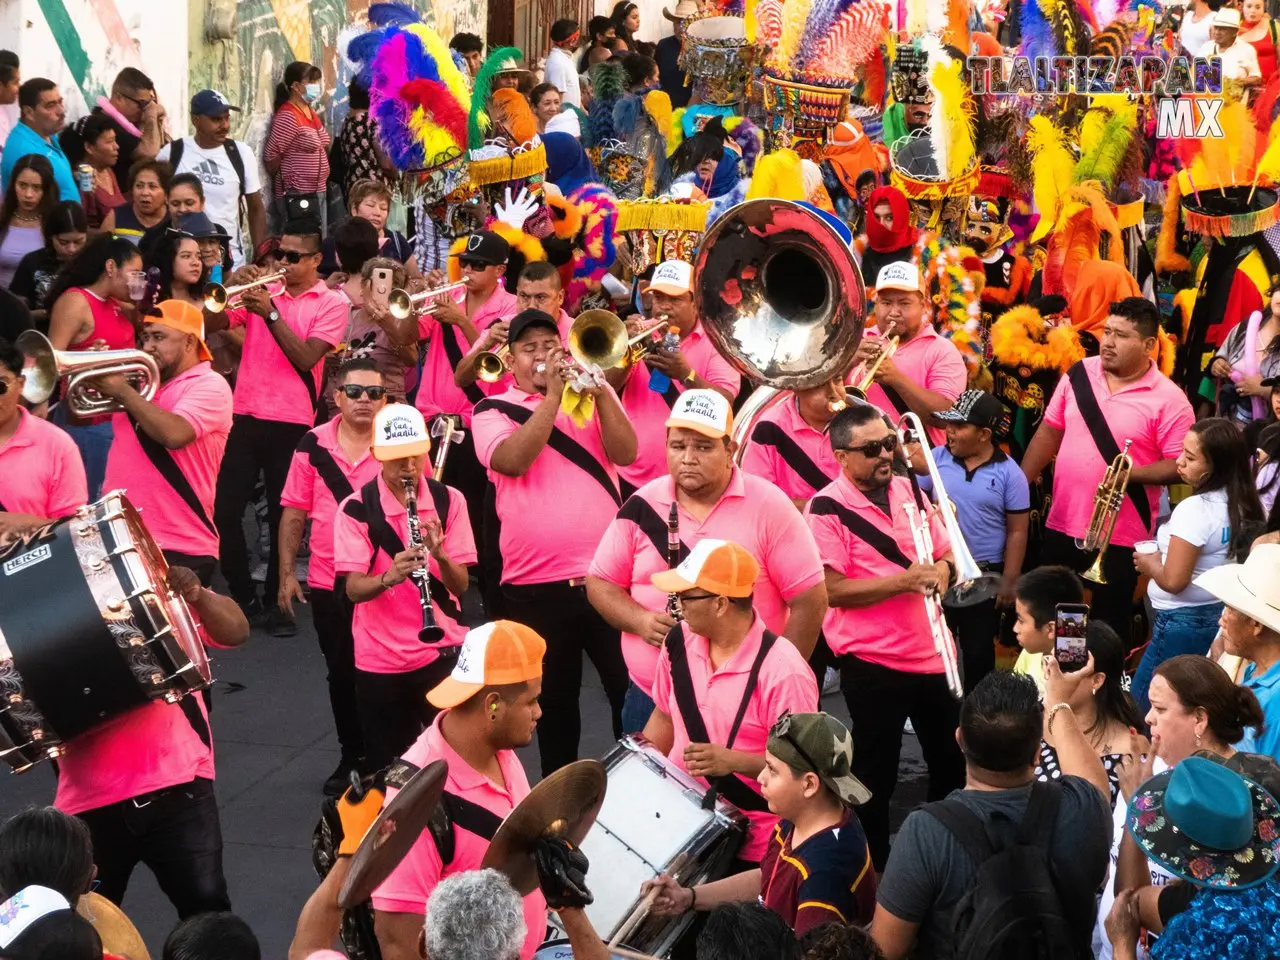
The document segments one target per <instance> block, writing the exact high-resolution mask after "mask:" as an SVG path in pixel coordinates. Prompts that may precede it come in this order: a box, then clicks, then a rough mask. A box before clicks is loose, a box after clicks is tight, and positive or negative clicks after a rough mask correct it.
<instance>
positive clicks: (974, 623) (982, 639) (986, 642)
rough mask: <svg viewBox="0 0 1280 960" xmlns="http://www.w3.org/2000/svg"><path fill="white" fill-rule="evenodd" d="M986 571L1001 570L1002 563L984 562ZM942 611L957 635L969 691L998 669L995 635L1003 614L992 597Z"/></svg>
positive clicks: (957, 644) (966, 687)
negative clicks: (981, 601) (970, 604)
mask: <svg viewBox="0 0 1280 960" xmlns="http://www.w3.org/2000/svg"><path fill="white" fill-rule="evenodd" d="M979 566H981V568H982V570H983V572H984V573H1000V572H1001V571H1002V569H1003V564H993V563H985V562H984V563H982V564H980V565H979ZM943 613H944V614H945V616H946V618H947V626H948V627H950V628H951V635H952V636H953V637H955V640H956V649H957V650H958V651H959V653H960V677H961V679H962V680H963V681H964V692H965V693H966V694H968V693H969V692H971V691H972V690H973V688H974V687H976V686H977V685H978V681H979V680H981V679H982V678H983V677H985V676H986V675H987V674H988V673H990V672H991V671H992V670H994V669H995V668H996V647H995V639H996V634H998V633H999V632H1000V628H1001V622H1002V616H1001V611H1000V610H999V609H998V608H997V607H996V599H995V597H992V598H991V599H990V600H987V601H984V602H983V603H975V604H974V605H973V606H970V607H947V606H945V605H944V607H943Z"/></svg>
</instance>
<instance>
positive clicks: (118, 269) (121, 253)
mask: <svg viewBox="0 0 1280 960" xmlns="http://www.w3.org/2000/svg"><path fill="white" fill-rule="evenodd" d="M146 285H147V281H146V274H144V273H143V272H142V256H141V255H140V254H139V253H138V249H137V247H135V246H134V245H133V244H132V243H130V242H129V241H128V240H126V239H124V238H122V237H111V236H106V235H103V236H99V237H95V238H94V239H93V240H90V241H89V242H88V243H87V244H85V247H84V249H83V250H81V251H80V252H79V253H78V254H77V255H76V256H75V258H74V259H73V260H72V261H71V262H70V263H68V264H67V265H66V267H65V268H63V270H62V272H61V273H60V274H58V278H57V279H56V280H55V281H54V284H53V288H52V289H51V290H50V291H49V302H50V303H51V304H52V309H51V311H50V314H49V341H50V343H52V344H53V348H54V349H55V350H98V349H103V350H127V349H133V348H134V347H136V345H137V326H136V324H135V322H134V319H133V318H134V315H135V314H136V309H135V308H134V306H132V304H136V303H137V302H138V301H140V300H141V299H142V297H143V295H144V294H145V293H146ZM125 304H130V306H127V307H126V306H125ZM53 421H54V422H55V423H57V424H58V425H59V426H62V427H63V428H65V429H66V431H67V432H68V433H69V434H71V439H72V440H74V441H75V442H76V446H77V447H78V448H79V449H80V456H81V458H82V459H83V460H84V469H85V474H86V476H87V478H88V481H89V500H90V502H92V501H94V500H97V499H98V496H99V494H101V492H102V478H103V476H104V474H105V472H106V468H107V452H108V451H109V450H110V449H111V437H112V430H111V417H109V416H106V417H88V418H79V417H74V416H72V414H71V412H70V411H69V410H67V408H66V404H59V406H58V408H57V409H56V410H55V411H54V416H53Z"/></svg>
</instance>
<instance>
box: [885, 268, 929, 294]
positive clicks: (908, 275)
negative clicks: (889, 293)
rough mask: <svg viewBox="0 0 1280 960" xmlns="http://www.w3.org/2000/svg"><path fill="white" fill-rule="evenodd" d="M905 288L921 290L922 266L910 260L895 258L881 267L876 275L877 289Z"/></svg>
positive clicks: (906, 289)
mask: <svg viewBox="0 0 1280 960" xmlns="http://www.w3.org/2000/svg"><path fill="white" fill-rule="evenodd" d="M880 290H905V291H907V292H908V293H919V292H920V268H919V267H917V266H916V265H915V264H914V263H912V262H911V261H909V260H895V261H893V263H886V264H885V265H884V266H883V267H881V268H880V273H879V275H878V276H877V277H876V291H877V292H878V291H880Z"/></svg>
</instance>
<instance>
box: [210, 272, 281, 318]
mask: <svg viewBox="0 0 1280 960" xmlns="http://www.w3.org/2000/svg"><path fill="white" fill-rule="evenodd" d="M283 279H284V271H283V270H277V271H276V272H275V273H270V274H267V276H265V277H259V278H258V279H257V280H250V281H248V282H247V283H238V284H236V285H235V286H234V287H224V286H223V285H222V284H220V283H206V284H205V286H204V308H205V309H206V310H208V311H209V312H210V313H221V312H222V311H223V310H226V309H227V308H228V307H231V308H232V309H234V308H236V307H238V306H240V304H241V303H242V302H243V294H244V292H245V291H246V290H252V289H253V288H254V287H264V286H266V285H267V284H268V283H276V282H277V281H279V280H283Z"/></svg>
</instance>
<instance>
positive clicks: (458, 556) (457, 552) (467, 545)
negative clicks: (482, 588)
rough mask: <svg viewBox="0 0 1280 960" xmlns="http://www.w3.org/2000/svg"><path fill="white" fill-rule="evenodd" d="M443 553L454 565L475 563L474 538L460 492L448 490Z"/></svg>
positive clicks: (469, 517)
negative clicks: (446, 526)
mask: <svg viewBox="0 0 1280 960" xmlns="http://www.w3.org/2000/svg"><path fill="white" fill-rule="evenodd" d="M444 549H445V553H447V554H448V555H449V559H451V560H452V561H453V562H454V563H461V564H464V565H466V566H472V565H473V564H474V563H476V560H477V557H476V537H475V533H474V532H473V531H472V529H471V515H470V514H469V513H468V511H467V499H466V497H464V496H463V495H462V492H461V491H460V490H455V489H453V487H450V488H449V530H448V532H446V533H445V535H444Z"/></svg>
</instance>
